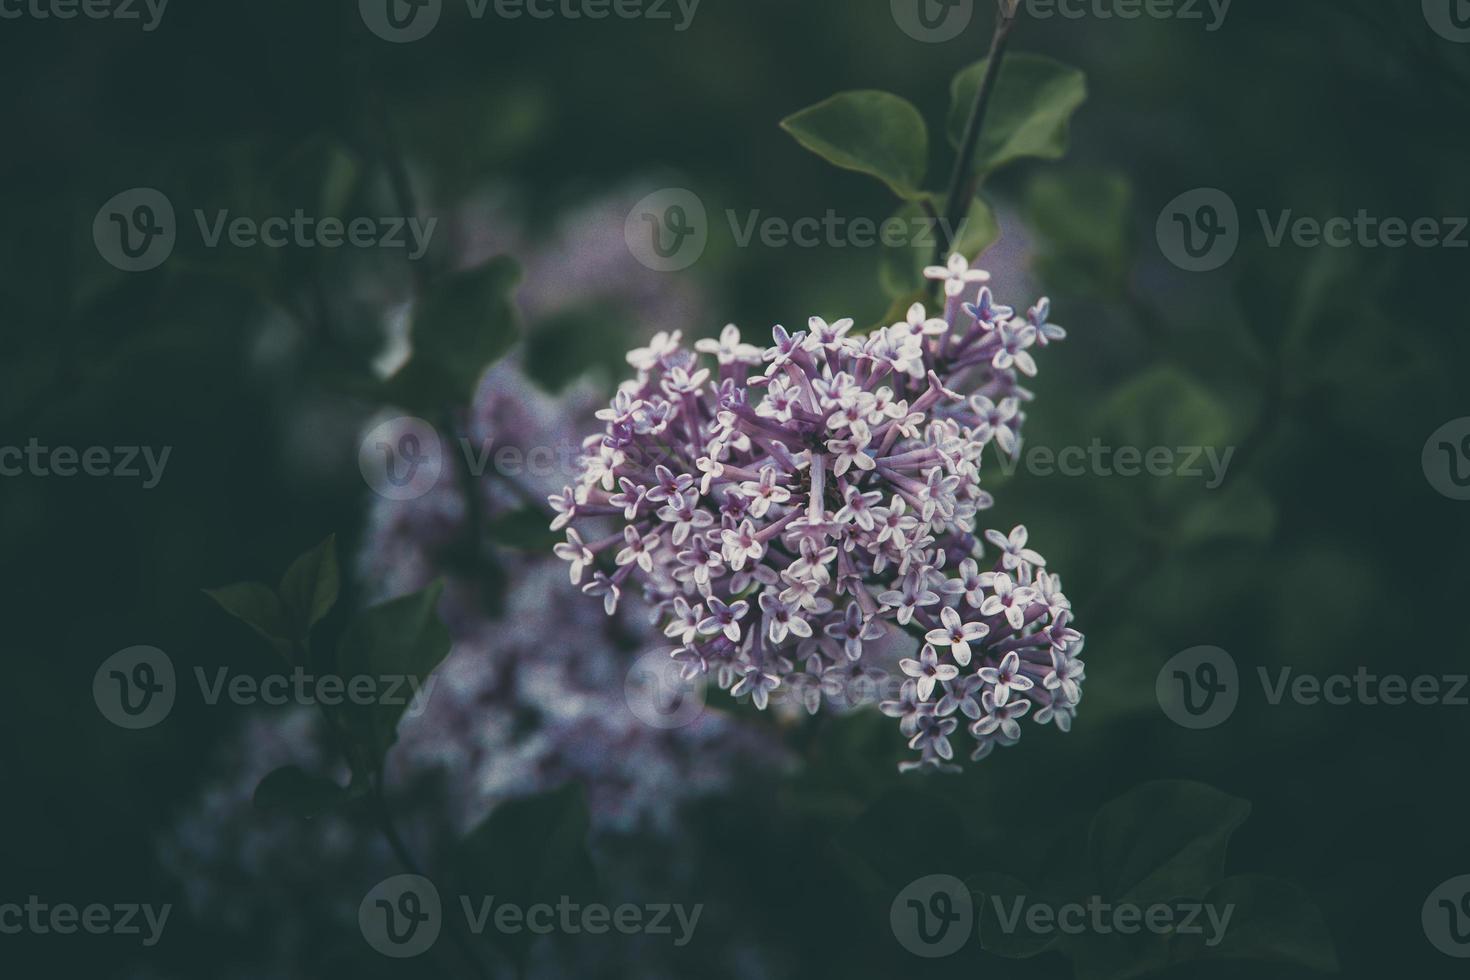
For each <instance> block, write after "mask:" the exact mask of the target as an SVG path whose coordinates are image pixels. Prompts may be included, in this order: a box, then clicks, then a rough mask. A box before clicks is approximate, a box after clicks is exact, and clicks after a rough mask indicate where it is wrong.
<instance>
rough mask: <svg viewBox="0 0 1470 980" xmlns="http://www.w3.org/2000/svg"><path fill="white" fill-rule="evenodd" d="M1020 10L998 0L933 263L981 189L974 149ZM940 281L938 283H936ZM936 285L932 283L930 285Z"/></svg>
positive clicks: (1012, 1)
mask: <svg viewBox="0 0 1470 980" xmlns="http://www.w3.org/2000/svg"><path fill="white" fill-rule="evenodd" d="M1019 10H1020V4H1019V3H1018V2H1017V0H996V19H995V33H994V34H992V35H991V38H990V54H989V55H988V56H987V58H986V62H985V76H984V77H983V78H981V80H980V88H979V90H978V91H977V92H976V93H975V104H974V106H973V107H972V108H971V109H970V118H969V121H968V122H966V123H965V135H964V137H963V138H962V139H961V140H960V154H959V157H958V158H957V159H956V160H955V165H954V174H953V175H952V176H951V177H950V181H949V197H948V198H947V199H946V202H945V206H944V220H942V221H941V222H939V235H938V239H939V240H938V242H937V243H936V244H935V247H934V264H935V265H944V262H945V260H946V259H948V258H949V251H950V249H951V248H952V247H953V246H954V237H955V231H956V230H957V229H958V228H959V226H960V222H961V221H963V220H964V219H965V215H966V214H967V213H968V212H969V209H970V201H971V200H972V199H973V198H974V197H975V193H976V191H977V190H978V189H979V185H980V176H979V174H976V173H974V172H973V171H974V169H975V151H976V148H977V147H978V146H979V144H980V132H981V130H982V129H983V128H984V126H985V113H986V110H987V109H989V107H990V97H991V96H992V95H993V94H994V92H995V80H996V78H998V77H999V76H1000V65H1001V62H1002V61H1003V60H1004V59H1005V53H1006V46H1007V44H1008V43H1009V42H1010V39H1011V32H1012V31H1013V30H1014V29H1015V26H1016V16H1017V14H1018V12H1019ZM936 285H937V284H936ZM931 288H933V287H931Z"/></svg>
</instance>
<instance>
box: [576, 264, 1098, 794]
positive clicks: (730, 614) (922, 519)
mask: <svg viewBox="0 0 1470 980" xmlns="http://www.w3.org/2000/svg"><path fill="white" fill-rule="evenodd" d="M925 274H926V275H927V276H929V277H930V278H931V279H936V280H940V281H941V282H942V283H943V285H944V292H945V296H946V303H945V309H944V315H943V316H934V317H931V316H930V315H929V313H928V311H926V309H925V308H924V306H923V305H922V304H915V305H914V306H913V307H912V309H910V310H909V312H908V316H907V318H906V319H905V320H904V321H902V322H899V323H895V324H893V325H892V326H889V327H886V328H880V329H877V330H875V331H873V332H872V333H870V334H869V335H867V336H865V337H859V336H855V335H853V334H852V326H853V321H852V320H839V321H837V322H835V323H828V322H826V321H825V320H823V319H821V318H819V317H813V318H812V319H811V321H810V324H809V328H808V329H807V330H803V331H797V332H795V333H792V332H789V331H787V330H786V329H785V328H784V327H781V326H777V327H775V328H774V329H773V331H772V343H771V345H769V346H766V347H759V346H756V345H753V344H749V343H745V342H744V341H743V340H742V338H741V335H740V331H739V330H738V329H737V328H736V327H734V326H729V327H726V328H725V330H724V332H723V333H722V334H721V335H720V337H719V338H718V339H711V340H701V341H698V342H697V343H696V344H695V345H694V348H693V349H692V350H691V349H689V348H688V347H685V346H684V345H683V343H682V342H681V337H680V335H679V333H678V332H673V333H662V334H659V335H658V336H656V337H655V338H654V339H653V341H652V343H651V344H650V345H649V346H648V347H645V348H641V349H639V350H635V351H633V352H632V353H630V354H629V355H628V362H629V364H630V365H631V366H632V367H633V368H634V369H636V371H637V377H636V378H634V379H632V380H630V381H627V382H625V383H624V384H623V385H622V387H621V388H620V389H619V391H618V392H617V395H616V397H615V398H614V399H613V401H612V404H611V405H610V406H609V407H608V408H605V409H603V410H602V411H600V412H598V413H597V417H598V418H599V419H600V420H601V421H602V422H604V423H605V428H604V431H603V432H602V433H600V434H597V435H594V436H591V437H589V438H588V439H586V440H585V441H584V443H583V456H582V459H581V463H580V473H579V478H578V480H577V483H576V486H574V487H570V486H569V487H566V488H564V489H563V490H562V491H561V492H560V493H558V494H553V495H552V496H551V497H550V502H551V505H552V507H553V508H554V510H555V511H556V517H555V519H554V520H553V522H552V528H553V530H558V529H562V528H566V530H567V540H566V542H565V543H564V544H561V545H558V546H557V549H556V551H557V554H558V555H559V556H560V557H561V558H563V559H565V560H566V561H567V562H568V563H569V564H570V574H571V578H572V581H573V582H574V583H582V589H583V591H584V592H586V593H588V594H590V595H594V596H598V597H600V598H601V599H602V601H603V604H604V607H605V609H606V610H607V612H608V613H609V614H611V613H612V612H614V610H616V609H617V607H618V604H619V602H620V600H621V598H622V596H623V594H624V591H625V590H626V589H627V588H628V587H629V585H630V581H631V582H637V583H638V584H641V585H642V587H643V590H644V592H645V594H646V596H647V598H648V600H649V602H650V603H651V604H652V606H653V609H654V615H655V617H656V619H657V621H658V622H660V623H662V624H663V626H664V632H665V635H666V636H668V637H670V638H673V639H675V640H676V641H677V642H678V644H679V646H678V647H677V649H675V650H674V651H673V654H672V655H673V657H674V658H675V659H676V660H677V661H679V662H680V663H681V665H682V667H683V670H684V672H685V674H686V676H688V677H691V678H692V677H697V676H704V675H709V676H713V677H714V678H715V681H716V683H717V684H718V685H719V686H720V687H721V688H724V689H728V690H729V691H730V692H731V694H732V695H734V696H736V697H743V696H748V697H749V698H750V700H751V701H752V702H753V703H754V704H755V705H756V707H758V708H762V709H764V708H765V707H766V706H767V704H768V702H769V701H770V700H771V699H772V697H773V692H777V691H784V692H785V693H786V694H788V695H792V696H794V697H796V698H797V699H798V700H799V702H800V703H802V704H804V705H805V707H806V708H807V709H808V710H809V711H812V712H813V713H815V712H816V711H817V710H818V709H819V707H820V705H821V703H822V700H823V698H824V697H828V698H829V699H830V698H831V697H832V694H833V693H834V691H836V690H838V689H841V690H847V691H850V685H851V681H852V680H853V679H854V678H861V679H863V680H865V681H866V682H868V683H870V684H872V685H874V686H876V685H877V684H879V683H881V682H882V681H883V680H885V679H886V678H885V677H884V676H883V672H882V671H881V670H879V669H878V668H876V667H870V666H867V665H866V664H865V663H864V661H865V647H867V646H868V645H869V644H872V643H873V642H874V641H878V640H880V639H883V638H885V637H886V636H888V635H889V634H890V632H891V631H893V630H904V631H906V632H908V633H910V634H912V635H913V637H915V639H916V640H917V641H919V643H916V644H914V645H915V646H920V647H921V648H920V649H919V650H918V651H917V652H916V653H915V655H914V656H912V657H909V658H907V659H905V660H903V661H901V662H900V664H899V666H900V669H901V671H902V673H903V675H904V678H903V679H902V680H901V681H900V684H901V686H900V687H899V688H898V690H897V691H896V692H893V694H894V695H895V696H893V697H892V698H891V699H890V700H887V701H884V702H883V703H882V704H881V709H882V710H883V711H884V712H885V713H886V714H888V715H890V716H892V717H895V718H898V719H899V726H900V729H901V730H902V732H903V734H904V735H905V736H907V737H908V738H909V745H910V747H911V748H913V749H916V750H917V751H918V752H919V757H918V759H917V760H916V761H913V762H908V763H904V764H903V766H902V767H901V768H904V769H908V768H919V767H922V766H939V767H944V768H949V767H948V766H947V765H946V764H947V763H948V762H949V760H950V759H952V758H953V756H954V749H953V747H952V746H951V745H950V741H949V737H950V735H951V734H952V733H954V731H955V729H956V728H957V727H958V726H959V723H960V720H961V719H960V716H963V718H964V719H967V721H968V730H969V732H970V734H971V735H972V736H974V739H975V742H976V745H977V747H976V748H975V750H974V753H973V755H972V756H971V758H973V759H979V758H983V757H984V756H986V755H987V754H989V753H990V752H991V751H993V750H994V748H995V747H996V746H997V745H1000V746H1007V745H1011V744H1014V743H1015V742H1016V741H1017V740H1018V739H1019V738H1020V734H1021V729H1020V724H1019V722H1020V720H1021V719H1022V718H1024V717H1027V716H1030V717H1031V718H1033V719H1034V720H1036V721H1038V722H1041V723H1043V724H1044V723H1055V724H1056V725H1057V726H1058V727H1059V728H1061V729H1062V730H1064V731H1066V730H1068V729H1069V728H1070V727H1071V722H1072V718H1073V716H1074V715H1075V713H1076V710H1077V703H1078V701H1079V699H1080V697H1081V689H1080V682H1081V680H1082V679H1083V664H1082V661H1081V660H1080V659H1079V654H1080V652H1081V649H1082V642H1083V638H1082V635H1081V634H1080V633H1078V632H1077V631H1076V630H1075V629H1073V628H1072V627H1071V625H1070V619H1071V608H1070V604H1069V603H1068V601H1067V599H1066V597H1065V596H1064V595H1063V593H1062V591H1061V581H1060V579H1059V578H1058V577H1057V576H1056V575H1054V574H1052V573H1051V572H1049V571H1048V570H1047V568H1046V560H1045V559H1044V558H1043V557H1042V556H1041V555H1040V554H1038V553H1037V552H1036V551H1034V550H1032V549H1031V548H1030V547H1028V540H1027V532H1026V529H1025V527H1016V528H1014V529H1012V530H1010V531H1009V532H1006V533H1001V532H1000V531H996V530H989V531H986V532H985V534H984V536H983V538H982V537H980V536H978V535H977V527H976V523H977V518H978V515H979V513H980V511H982V510H985V509H986V508H989V507H990V506H991V505H992V503H993V501H992V499H991V497H990V495H989V494H988V493H987V492H986V491H984V490H982V489H981V486H980V465H981V458H982V454H983V451H984V449H985V447H986V446H987V445H989V444H991V443H995V444H996V446H997V450H998V451H999V452H1005V453H1014V452H1015V451H1016V449H1017V447H1018V445H1019V438H1020V436H1019V430H1020V426H1021V423H1022V421H1023V418H1024V415H1023V413H1022V411H1021V405H1022V404H1023V403H1024V402H1027V401H1029V400H1030V399H1031V398H1032V395H1031V393H1030V392H1028V391H1027V390H1026V389H1024V388H1022V387H1021V386H1020V384H1019V381H1020V378H1021V376H1028V377H1029V376H1033V375H1035V373H1036V362H1035V360H1034V358H1033V356H1032V355H1033V352H1034V351H1036V350H1037V349H1038V348H1041V347H1045V346H1047V345H1048V344H1050V343H1052V342H1054V341H1058V340H1061V339H1062V338H1064V337H1065V336H1066V334H1065V331H1063V330H1062V328H1061V327H1059V326H1057V325H1055V324H1053V323H1050V322H1049V320H1048V314H1049V303H1048V301H1047V300H1045V299H1042V300H1041V301H1040V302H1039V303H1037V304H1036V305H1035V306H1034V307H1032V308H1030V309H1029V310H1028V311H1027V312H1026V313H1025V314H1024V315H1022V316H1017V315H1016V314H1015V311H1014V310H1013V309H1011V308H1010V307H1006V306H1002V305H1000V304H999V303H997V302H996V301H995V299H994V297H993V296H992V295H991V292H990V290H989V288H988V287H986V286H985V285H984V283H985V282H986V281H987V280H988V279H989V274H988V273H986V272H985V271H983V270H980V269H975V268H971V266H970V264H969V263H968V262H967V261H965V259H964V258H963V257H961V256H954V257H952V259H951V260H950V262H949V264H948V265H947V266H943V267H933V268H930V269H928V270H926V272H925ZM701 355H705V356H706V358H709V359H712V360H713V363H710V360H708V359H706V358H702V357H701ZM584 521H585V522H587V523H583V522H584ZM573 522H577V523H578V526H575V527H574V526H571V525H572V524H573ZM598 525H600V527H598ZM590 527H596V530H590V529H588V528H590ZM579 528H581V529H579ZM584 529H588V530H586V534H585V535H584V533H583V530H584ZM984 542H988V543H989V544H991V545H993V546H994V549H995V554H994V557H993V559H989V558H986V557H985V554H984V551H985V549H984ZM798 665H800V667H798Z"/></svg>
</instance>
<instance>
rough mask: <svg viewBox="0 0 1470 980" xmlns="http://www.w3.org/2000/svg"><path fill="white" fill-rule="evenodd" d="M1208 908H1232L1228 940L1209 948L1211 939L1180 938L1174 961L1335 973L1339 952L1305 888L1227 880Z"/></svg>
mask: <svg viewBox="0 0 1470 980" xmlns="http://www.w3.org/2000/svg"><path fill="white" fill-rule="evenodd" d="M1205 904H1206V905H1207V906H1213V907H1214V908H1216V909H1220V910H1222V911H1221V913H1220V914H1223V910H1224V909H1227V908H1229V909H1233V911H1232V913H1231V917H1230V921H1229V924H1228V925H1227V926H1225V927H1224V928H1223V930H1222V931H1223V939H1221V941H1220V942H1219V943H1218V944H1217V945H1215V946H1213V947H1212V946H1207V945H1206V944H1205V940H1206V939H1207V938H1209V937H1208V936H1177V937H1175V953H1174V955H1175V957H1176V958H1182V957H1188V958H1201V959H1229V960H1252V961H1256V962H1269V963H1282V964H1289V965H1292V966H1301V967H1306V968H1307V969H1309V970H1316V971H1318V972H1321V973H1336V972H1337V969H1338V964H1337V951H1336V949H1335V947H1334V946H1333V942H1332V933H1331V931H1330V930H1329V929H1328V927H1327V919H1326V917H1325V916H1323V914H1322V910H1321V909H1319V908H1318V907H1317V905H1316V903H1315V902H1313V901H1312V898H1311V896H1310V895H1308V894H1307V893H1306V891H1304V890H1303V889H1302V888H1301V887H1300V886H1298V885H1296V884H1294V883H1292V882H1290V881H1286V880H1283V879H1281V878H1272V877H1269V876H1267V875H1256V874H1251V875H1240V876H1236V877H1231V878H1226V879H1225V880H1224V881H1222V882H1220V883H1219V884H1218V885H1216V886H1215V887H1214V888H1211V889H1210V891H1209V894H1208V895H1206V896H1205Z"/></svg>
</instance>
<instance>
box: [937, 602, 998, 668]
mask: <svg viewBox="0 0 1470 980" xmlns="http://www.w3.org/2000/svg"><path fill="white" fill-rule="evenodd" d="M939 622H940V623H942V624H943V625H942V626H939V627H936V628H935V629H932V630H930V631H929V632H927V633H925V634H924V642H926V643H931V644H933V645H934V646H937V647H944V646H947V647H949V655H950V656H951V657H954V659H955V663H957V664H959V665H960V666H961V667H964V666H967V665H968V664H969V663H970V641H971V640H978V639H981V638H982V637H984V636H986V635H988V634H989V633H990V627H989V626H986V625H985V624H984V623H962V622H960V614H959V613H957V612H955V610H954V609H953V608H952V607H950V606H945V607H944V609H943V611H942V612H940V614H939Z"/></svg>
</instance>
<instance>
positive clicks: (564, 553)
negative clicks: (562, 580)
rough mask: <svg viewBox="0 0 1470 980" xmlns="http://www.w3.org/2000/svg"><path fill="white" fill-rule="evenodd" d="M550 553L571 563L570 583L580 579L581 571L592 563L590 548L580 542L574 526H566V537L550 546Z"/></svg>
mask: <svg viewBox="0 0 1470 980" xmlns="http://www.w3.org/2000/svg"><path fill="white" fill-rule="evenodd" d="M551 550H552V553H553V554H555V555H556V557H558V558H560V559H561V560H562V561H565V562H570V563H571V569H570V571H571V575H572V584H573V585H576V584H577V583H578V582H580V581H582V571H583V569H585V568H586V567H587V566H588V565H590V564H592V562H593V556H592V550H591V549H590V548H588V547H587V546H586V545H585V544H583V543H582V536H581V535H580V534H578V533H577V529H576V528H574V527H569V528H567V539H566V541H565V542H563V543H562V544H559V545H557V546H556V547H555V548H552V549H551Z"/></svg>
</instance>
